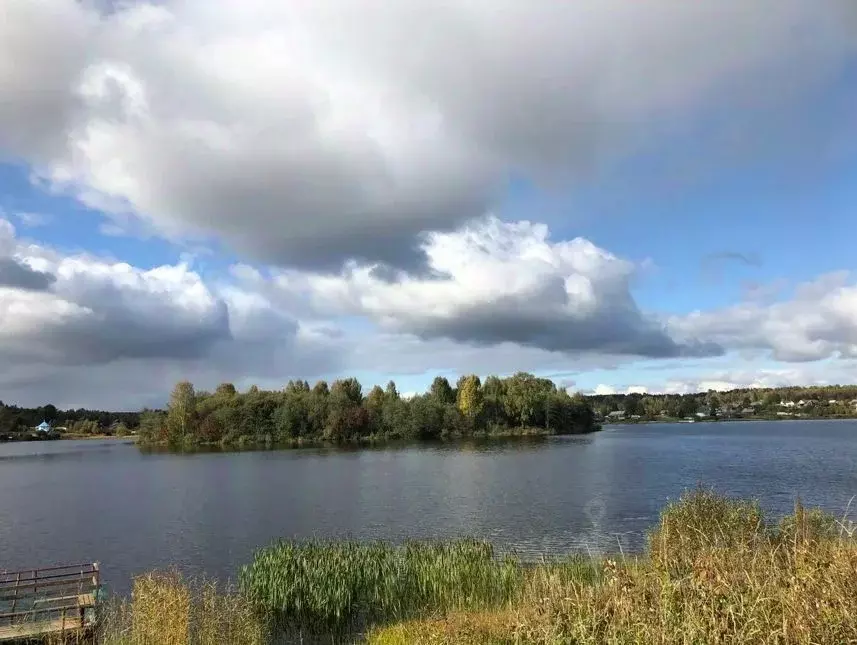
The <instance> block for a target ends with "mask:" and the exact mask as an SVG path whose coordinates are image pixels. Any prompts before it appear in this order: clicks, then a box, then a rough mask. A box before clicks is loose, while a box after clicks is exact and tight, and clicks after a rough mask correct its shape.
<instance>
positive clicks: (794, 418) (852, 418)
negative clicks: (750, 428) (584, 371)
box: [601, 415, 857, 426]
mask: <svg viewBox="0 0 857 645" xmlns="http://www.w3.org/2000/svg"><path fill="white" fill-rule="evenodd" d="M753 421H857V416H845V415H839V416H833V415H831V416H823V417H822V416H812V415H803V416H788V417H780V416H775V417H761V416H760V417H730V418H721V417H703V418H697V419H693V420H686V419H675V418H668V419H622V420H621V421H608V420H606V419H604V420H602V421H601V423H602V424H603V425H604V426H626V425H652V424H655V423H664V424H667V423H670V424H692V423H744V422H753Z"/></svg>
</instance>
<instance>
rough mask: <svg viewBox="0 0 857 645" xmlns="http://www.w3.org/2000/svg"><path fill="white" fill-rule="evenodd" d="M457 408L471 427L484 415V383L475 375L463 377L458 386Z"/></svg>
mask: <svg viewBox="0 0 857 645" xmlns="http://www.w3.org/2000/svg"><path fill="white" fill-rule="evenodd" d="M456 403H457V407H458V409H459V411H460V412H461V414H462V415H463V416H464V418H466V419H467V420H468V421H469V422H470V424H471V426H474V425H475V424H476V419H477V418H478V417H479V415H480V414H481V413H482V404H483V398H482V382H481V381H480V380H479V377H478V376H476V375H475V374H471V375H469V376H465V377H463V378H462V379H461V380H460V381H459V384H458V400H457V402H456Z"/></svg>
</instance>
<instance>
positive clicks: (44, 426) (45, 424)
mask: <svg viewBox="0 0 857 645" xmlns="http://www.w3.org/2000/svg"><path fill="white" fill-rule="evenodd" d="M36 430H38V431H39V432H50V430H51V424H50V423H48V422H47V421H42V422H41V423H40V424H39V425H37V426H36Z"/></svg>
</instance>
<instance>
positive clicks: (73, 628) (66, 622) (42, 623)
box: [0, 618, 92, 643]
mask: <svg viewBox="0 0 857 645" xmlns="http://www.w3.org/2000/svg"><path fill="white" fill-rule="evenodd" d="M91 627H92V626H91V625H84V626H83V627H81V626H80V620H74V618H65V619H64V618H55V619H52V620H39V621H34V622H30V623H21V624H20V625H7V626H4V627H0V643H2V642H4V641H15V640H20V639H23V638H36V637H39V636H48V635H50V634H61V633H66V634H74V633H77V632H80V631H85V630H89V629H91Z"/></svg>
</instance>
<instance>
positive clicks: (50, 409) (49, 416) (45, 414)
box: [41, 403, 57, 423]
mask: <svg viewBox="0 0 857 645" xmlns="http://www.w3.org/2000/svg"><path fill="white" fill-rule="evenodd" d="M41 412H42V418H43V419H44V420H45V421H47V422H48V423H52V422H53V421H55V420H56V418H57V409H56V407H55V406H54V405H53V404H51V403H48V404H47V405H46V406H44V407H43V408H42V410H41Z"/></svg>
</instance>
